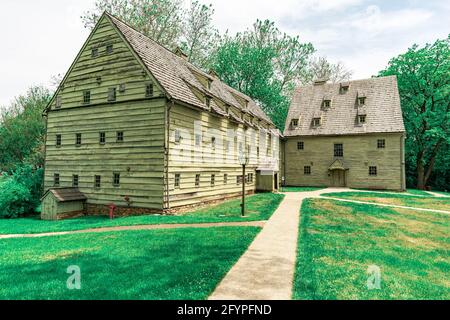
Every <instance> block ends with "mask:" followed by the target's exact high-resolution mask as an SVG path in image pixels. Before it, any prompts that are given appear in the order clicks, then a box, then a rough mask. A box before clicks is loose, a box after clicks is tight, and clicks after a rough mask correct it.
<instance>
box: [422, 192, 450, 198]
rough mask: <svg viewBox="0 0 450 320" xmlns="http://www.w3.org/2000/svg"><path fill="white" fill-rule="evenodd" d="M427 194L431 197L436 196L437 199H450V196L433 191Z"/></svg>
mask: <svg viewBox="0 0 450 320" xmlns="http://www.w3.org/2000/svg"><path fill="white" fill-rule="evenodd" d="M426 193H429V194H430V195H432V196H435V197H441V198H450V196H448V195H445V194H443V193H437V192H433V191H426Z"/></svg>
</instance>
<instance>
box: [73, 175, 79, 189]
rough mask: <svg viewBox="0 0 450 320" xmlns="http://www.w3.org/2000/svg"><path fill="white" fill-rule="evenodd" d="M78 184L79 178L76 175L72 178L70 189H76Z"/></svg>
mask: <svg viewBox="0 0 450 320" xmlns="http://www.w3.org/2000/svg"><path fill="white" fill-rule="evenodd" d="M78 184H79V177H78V175H77V174H74V175H73V176H72V187H75V188H76V187H78Z"/></svg>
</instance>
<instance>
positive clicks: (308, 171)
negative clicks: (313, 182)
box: [303, 166, 312, 176]
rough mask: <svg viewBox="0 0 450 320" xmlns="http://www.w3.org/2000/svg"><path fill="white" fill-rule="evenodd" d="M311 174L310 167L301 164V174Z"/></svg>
mask: <svg viewBox="0 0 450 320" xmlns="http://www.w3.org/2000/svg"><path fill="white" fill-rule="evenodd" d="M311 174H312V167H311V166H303V175H304V176H310V175H311Z"/></svg>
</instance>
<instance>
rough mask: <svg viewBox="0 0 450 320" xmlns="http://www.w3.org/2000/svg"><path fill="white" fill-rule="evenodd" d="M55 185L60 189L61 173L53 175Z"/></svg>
mask: <svg viewBox="0 0 450 320" xmlns="http://www.w3.org/2000/svg"><path fill="white" fill-rule="evenodd" d="M53 185H54V186H55V187H59V173H55V174H53Z"/></svg>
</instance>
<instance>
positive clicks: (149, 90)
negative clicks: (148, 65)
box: [55, 77, 153, 109]
mask: <svg viewBox="0 0 450 320" xmlns="http://www.w3.org/2000/svg"><path fill="white" fill-rule="evenodd" d="M101 81H102V80H101V77H98V78H97V83H99V84H100V83H101ZM125 91H126V86H125V84H121V85H119V92H120V93H124V92H125ZM145 97H146V98H152V97H153V83H147V84H146V85H145ZM116 100H117V88H116V87H113V88H109V89H108V95H107V101H108V102H115V101H116ZM90 103H91V90H84V91H83V104H85V105H86V104H90ZM61 107H62V100H61V96H57V97H56V102H55V108H56V109H59V108H61Z"/></svg>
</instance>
